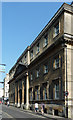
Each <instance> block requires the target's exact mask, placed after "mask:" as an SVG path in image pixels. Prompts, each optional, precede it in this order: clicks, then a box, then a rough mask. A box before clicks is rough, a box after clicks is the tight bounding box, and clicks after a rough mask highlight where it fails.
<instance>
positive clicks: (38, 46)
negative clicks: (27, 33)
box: [36, 43, 40, 54]
mask: <svg viewBox="0 0 73 120" xmlns="http://www.w3.org/2000/svg"><path fill="white" fill-rule="evenodd" d="M39 52H40V44H39V43H38V44H37V52H36V54H38V53H39Z"/></svg>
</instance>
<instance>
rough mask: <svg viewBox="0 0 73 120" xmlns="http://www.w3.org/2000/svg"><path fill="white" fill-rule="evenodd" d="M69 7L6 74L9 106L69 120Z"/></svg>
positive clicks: (72, 24)
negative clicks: (36, 106) (42, 110)
mask: <svg viewBox="0 0 73 120" xmlns="http://www.w3.org/2000/svg"><path fill="white" fill-rule="evenodd" d="M72 61H73V6H72V5H68V4H66V3H64V4H63V5H62V6H61V7H60V8H59V10H58V11H57V12H56V14H55V15H54V16H53V17H52V19H51V20H50V21H49V23H48V24H47V25H46V26H45V28H44V29H43V30H42V31H41V32H40V34H39V35H38V36H37V37H36V39H35V40H34V41H33V42H32V44H31V45H30V46H28V47H27V48H26V50H24V52H23V53H22V55H21V56H20V57H19V59H18V60H17V62H16V64H15V65H14V66H13V67H12V68H11V70H10V71H9V78H10V81H9V99H10V104H11V105H15V106H17V107H22V108H25V109H34V104H35V103H36V102H37V103H38V104H39V111H40V110H41V103H44V104H45V112H46V113H50V114H53V115H54V114H55V115H60V116H66V117H68V118H73V92H72V91H73V87H72V86H73V67H72V64H73V63H72Z"/></svg>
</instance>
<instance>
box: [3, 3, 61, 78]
mask: <svg viewBox="0 0 73 120" xmlns="http://www.w3.org/2000/svg"><path fill="white" fill-rule="evenodd" d="M62 4H63V2H10V3H9V2H4V3H2V63H4V64H6V69H5V73H3V75H2V76H3V77H2V78H4V77H5V75H6V73H8V72H9V70H10V69H11V68H12V66H13V65H14V64H15V63H16V61H17V59H18V58H19V57H20V55H21V54H22V52H23V51H24V50H25V48H26V47H27V46H28V45H30V44H31V43H32V42H33V41H34V40H35V38H36V37H37V35H38V34H39V33H40V32H41V30H42V29H43V28H44V27H45V25H46V24H47V23H48V22H49V20H50V19H51V18H52V17H53V15H54V14H55V13H56V12H57V10H58V9H59V8H60V7H61V5H62Z"/></svg>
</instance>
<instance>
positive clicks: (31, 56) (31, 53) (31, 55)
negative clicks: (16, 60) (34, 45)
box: [30, 50, 33, 59]
mask: <svg viewBox="0 0 73 120" xmlns="http://www.w3.org/2000/svg"><path fill="white" fill-rule="evenodd" d="M30 58H31V59H32V58H33V50H32V51H31V52H30Z"/></svg>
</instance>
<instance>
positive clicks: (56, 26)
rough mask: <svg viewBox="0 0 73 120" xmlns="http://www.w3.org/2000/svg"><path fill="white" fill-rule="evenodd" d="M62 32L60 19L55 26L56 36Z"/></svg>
mask: <svg viewBox="0 0 73 120" xmlns="http://www.w3.org/2000/svg"><path fill="white" fill-rule="evenodd" d="M59 33H60V26H59V21H58V22H57V23H56V25H55V26H54V37H56V36H57V35H58V34H59Z"/></svg>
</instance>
